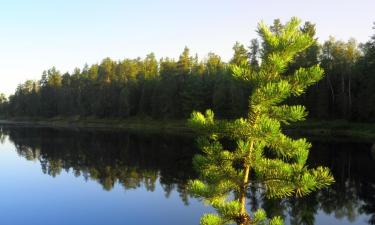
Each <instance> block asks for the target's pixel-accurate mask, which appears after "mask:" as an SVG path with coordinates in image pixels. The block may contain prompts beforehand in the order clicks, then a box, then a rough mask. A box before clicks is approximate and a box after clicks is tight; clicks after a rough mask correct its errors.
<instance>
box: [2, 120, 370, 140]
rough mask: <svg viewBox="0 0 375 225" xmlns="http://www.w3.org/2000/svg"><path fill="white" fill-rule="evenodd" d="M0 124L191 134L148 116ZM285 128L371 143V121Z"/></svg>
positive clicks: (181, 123) (182, 126)
mask: <svg viewBox="0 0 375 225" xmlns="http://www.w3.org/2000/svg"><path fill="white" fill-rule="evenodd" d="M0 125H12V126H13V125H15V126H25V127H51V128H64V129H94V130H124V131H129V132H141V133H151V134H152V133H160V134H173V135H182V136H195V133H194V131H193V130H192V129H190V128H189V127H188V126H187V124H186V120H153V119H149V118H146V119H145V118H129V119H96V118H95V119H93V118H84V119H82V118H79V119H77V118H51V119H30V118H11V119H0ZM284 130H285V132H286V133H288V134H291V135H295V136H302V137H303V136H307V137H313V138H328V139H330V138H335V139H350V140H356V141H357V140H358V141H366V142H374V143H375V124H372V123H352V122H346V121H304V122H300V123H294V124H291V125H289V126H287V127H285V129H284Z"/></svg>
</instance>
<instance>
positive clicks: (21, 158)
mask: <svg viewBox="0 0 375 225" xmlns="http://www.w3.org/2000/svg"><path fill="white" fill-rule="evenodd" d="M193 143H194V141H193V140H192V139H191V138H182V137H174V136H160V135H135V134H129V133H125V132H120V131H88V130H86V131H83V130H79V131H78V130H57V129H51V128H26V127H13V126H0V179H1V181H0V224H2V225H3V224H4V225H8V224H9V225H31V224H35V225H63V224H64V225H86V224H87V225H120V224H153V225H162V224H163V225H164V224H166V225H168V224H174V225H175V224H179V225H180V224H181V225H184V224H198V223H199V218H200V217H201V215H202V214H203V213H205V212H209V211H212V210H211V209H210V208H209V207H207V206H205V205H204V204H203V203H201V202H200V201H199V200H197V199H194V198H193V197H191V196H189V194H188V193H187V192H186V188H185V187H186V183H187V181H188V180H189V179H192V178H194V177H196V174H195V173H194V171H193V169H192V168H191V158H192V156H193V155H194V154H195V153H196V152H197V150H195V147H194V144H193ZM313 146H314V147H313V149H312V150H311V153H310V159H309V161H310V165H315V166H316V165H325V166H328V167H330V168H331V170H332V172H333V174H334V176H335V179H336V183H335V184H334V185H333V186H332V187H331V188H329V189H326V190H323V191H319V192H317V193H314V194H312V195H310V196H309V197H307V198H302V199H293V198H292V199H283V200H273V201H270V200H265V199H263V198H262V196H261V194H260V193H258V192H256V191H255V190H252V191H251V192H250V193H249V198H250V202H252V205H253V206H254V208H256V207H263V208H265V209H266V211H267V213H268V215H281V216H283V217H284V218H285V219H286V221H287V224H332V225H335V224H375V152H371V146H372V144H371V143H355V142H333V141H330V142H327V141H313ZM254 196H256V197H254ZM249 208H250V207H249Z"/></svg>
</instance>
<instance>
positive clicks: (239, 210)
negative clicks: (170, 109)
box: [189, 18, 334, 225]
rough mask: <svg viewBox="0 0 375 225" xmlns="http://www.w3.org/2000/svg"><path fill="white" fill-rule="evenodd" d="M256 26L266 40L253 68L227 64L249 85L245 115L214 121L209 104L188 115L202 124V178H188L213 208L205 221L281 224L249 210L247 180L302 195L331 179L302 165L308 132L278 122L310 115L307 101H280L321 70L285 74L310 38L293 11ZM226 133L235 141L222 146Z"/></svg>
mask: <svg viewBox="0 0 375 225" xmlns="http://www.w3.org/2000/svg"><path fill="white" fill-rule="evenodd" d="M258 33H259V35H260V38H261V39H262V42H263V43H262V56H261V64H260V67H259V68H257V69H254V68H252V67H251V65H250V63H249V62H248V61H244V62H242V63H241V64H239V65H233V66H231V68H232V73H233V76H235V77H236V78H237V79H240V80H242V81H243V82H245V83H248V84H249V85H252V90H253V91H252V93H251V94H250V96H249V110H248V115H247V117H245V118H239V119H236V120H227V121H222V120H219V121H216V120H215V118H214V113H213V112H212V111H211V110H207V111H206V112H205V113H200V112H193V113H192V115H191V118H190V119H189V124H190V126H191V127H193V128H195V129H197V130H201V131H203V132H202V135H201V136H200V137H199V138H198V145H199V147H200V149H201V150H202V152H203V153H202V154H198V155H196V156H195V157H194V159H193V163H194V167H195V168H196V170H197V171H198V172H199V174H200V177H199V179H197V180H194V181H191V182H190V184H189V189H190V191H191V193H192V194H194V195H195V196H197V197H199V198H201V199H203V200H204V201H205V202H207V203H208V204H210V205H212V207H213V208H215V209H216V211H217V214H206V215H204V216H203V217H202V218H201V224H203V225H212V224H215V225H218V224H232V223H237V224H241V225H248V224H271V225H279V224H283V220H282V219H281V218H280V217H275V218H271V219H269V218H267V216H266V213H265V211H264V210H262V209H260V210H258V211H256V212H255V213H253V214H252V215H250V214H249V212H248V211H247V210H246V196H247V193H248V190H249V188H250V187H258V188H262V189H264V194H265V196H266V197H268V198H284V197H290V196H297V197H300V196H304V195H307V194H309V193H311V192H313V191H316V190H318V189H321V188H324V187H327V186H329V185H330V184H331V183H333V182H334V179H333V177H332V175H331V173H330V171H329V169H328V168H325V167H317V168H308V166H307V165H306V160H307V158H308V155H309V149H310V148H311V144H310V143H309V142H308V141H307V140H306V139H304V138H301V139H292V138H290V137H288V136H286V135H285V134H283V133H282V124H289V123H290V122H296V121H301V120H304V119H305V118H306V116H307V112H306V109H305V107H304V106H300V105H294V106H290V105H287V104H285V103H284V102H285V100H286V99H287V98H289V97H291V96H300V95H301V94H303V93H304V91H305V90H306V88H307V87H309V86H310V85H312V84H314V83H316V82H317V81H319V80H320V79H321V78H322V76H323V73H324V72H323V70H322V69H321V68H320V66H319V65H314V66H312V67H308V68H299V69H297V70H296V71H294V72H292V73H291V74H287V72H288V70H287V69H288V65H289V64H290V63H291V62H292V60H293V59H294V58H295V56H296V55H297V54H299V53H301V52H302V51H304V50H305V49H307V48H308V47H309V46H310V45H312V44H313V43H314V39H313V38H312V37H310V36H309V35H308V34H305V33H303V32H302V31H301V29H300V20H299V19H297V18H292V19H291V20H290V21H289V22H287V23H286V24H284V26H283V27H282V29H281V30H280V31H278V32H274V31H272V30H271V29H270V27H268V26H267V25H265V24H264V23H260V24H259V25H258ZM223 140H230V141H232V142H233V143H234V145H232V147H230V145H228V146H226V145H225V144H223V143H224V142H223Z"/></svg>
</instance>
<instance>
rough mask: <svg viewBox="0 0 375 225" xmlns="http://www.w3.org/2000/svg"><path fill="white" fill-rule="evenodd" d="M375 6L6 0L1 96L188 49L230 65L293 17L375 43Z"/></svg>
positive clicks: (0, 0) (229, 0)
mask: <svg viewBox="0 0 375 225" xmlns="http://www.w3.org/2000/svg"><path fill="white" fill-rule="evenodd" d="M374 9H375V1H374V0H314V1H313V0H283V1H281V0H184V1H182V0H137V1H126V0H54V1H51V0H0V93H5V94H6V95H9V94H11V93H13V92H14V91H15V89H16V87H17V85H18V84H19V83H23V82H24V81H25V80H26V79H40V77H41V74H42V72H43V70H46V69H49V68H51V67H52V66H55V67H56V68H57V69H59V70H60V71H61V72H62V73H64V72H67V71H68V72H71V71H73V69H74V68H76V67H80V68H81V67H83V66H84V64H85V63H87V64H89V65H90V64H93V63H98V62H100V61H101V60H102V59H103V58H105V57H110V58H112V59H114V60H120V59H124V58H136V57H144V56H145V55H146V54H148V53H150V52H154V53H155V55H156V57H157V58H161V57H166V56H168V57H173V58H177V57H178V56H179V54H180V53H181V52H182V50H183V48H184V47H185V46H187V47H189V48H190V51H191V53H192V54H195V53H197V54H198V55H199V57H200V58H204V57H205V56H206V55H207V53H209V52H214V53H216V54H218V55H220V56H221V57H222V59H223V60H225V61H227V60H229V59H230V58H231V55H232V53H233V52H232V47H233V44H234V43H235V42H236V41H239V42H241V43H243V44H245V45H249V42H250V40H251V39H252V38H256V37H257V34H256V27H257V24H258V22H260V21H264V22H266V23H268V24H271V23H272V21H273V20H274V19H276V18H280V19H281V20H282V21H283V22H285V21H287V20H288V19H290V17H292V16H297V17H299V18H301V19H302V20H303V21H311V22H313V23H315V24H316V28H317V37H318V38H319V40H320V41H324V40H327V39H328V37H329V36H330V35H331V36H334V37H336V38H337V39H340V40H344V41H346V40H348V39H349V38H355V39H357V41H359V42H365V41H367V40H369V37H370V36H372V35H373V34H374V33H375V31H374V30H372V27H373V22H374V21H375V14H374V13H373V11H374Z"/></svg>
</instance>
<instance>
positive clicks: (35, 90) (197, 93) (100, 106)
mask: <svg viewBox="0 0 375 225" xmlns="http://www.w3.org/2000/svg"><path fill="white" fill-rule="evenodd" d="M281 28H282V25H281V23H280V21H279V20H275V21H274V24H273V25H272V26H271V29H272V31H273V32H276V33H277V32H280V30H281ZM301 30H302V31H303V32H306V33H308V34H309V35H311V36H312V37H315V25H314V24H312V23H310V22H306V23H305V24H304V26H303V27H301ZM233 50H234V54H233V57H232V59H231V60H230V61H229V62H223V61H222V60H221V58H220V56H218V55H216V54H214V53H209V54H208V56H207V57H206V58H205V59H203V60H200V59H198V57H197V56H192V55H191V54H190V52H189V49H188V48H186V47H185V49H184V51H183V52H182V54H181V55H180V57H179V58H178V60H175V59H171V58H162V59H160V60H157V59H156V58H155V55H154V54H152V53H151V54H149V55H147V56H146V57H145V58H144V59H141V58H137V59H125V60H122V61H114V60H111V59H110V58H106V59H104V60H103V61H102V62H101V63H100V64H94V65H91V66H88V65H86V66H85V67H84V68H83V69H78V68H77V69H75V70H74V72H73V73H72V74H70V73H65V74H61V73H60V72H59V71H58V70H57V69H56V68H51V69H49V70H47V71H45V72H43V75H42V78H41V79H40V80H38V81H31V80H29V81H26V82H25V83H23V84H21V85H19V86H18V88H17V90H16V92H15V93H14V94H13V95H11V96H10V97H9V99H6V98H5V97H4V96H0V114H1V115H2V116H3V117H45V118H49V117H56V116H64V117H65V116H81V117H98V118H128V117H132V116H145V117H152V118H155V119H171V118H173V119H176V118H177V119H181V118H186V117H187V116H188V115H189V114H190V113H191V112H192V111H193V110H200V111H204V110H205V109H208V108H211V109H213V110H214V111H215V113H216V115H217V116H218V117H219V118H235V117H239V116H242V115H244V114H245V113H246V112H247V105H248V100H247V99H248V95H249V93H250V92H251V88H249V85H245V84H243V83H242V82H240V81H239V80H236V78H235V77H233V76H232V72H231V65H233V64H241V63H244V62H247V63H248V64H249V65H250V70H251V71H252V72H257V70H258V68H259V65H260V62H261V58H260V57H259V56H260V55H262V54H261V53H262V52H264V51H267V46H266V45H265V44H264V43H259V42H258V41H257V39H254V40H252V41H251V42H250V46H249V47H245V46H244V45H242V44H240V43H236V44H235V45H234V47H233ZM316 63H320V64H321V66H322V67H323V68H324V70H325V77H324V79H323V80H321V81H320V82H319V83H318V84H317V85H315V86H313V87H311V88H310V89H309V90H308V91H307V92H306V94H305V95H304V96H303V97H301V98H298V99H293V100H291V101H292V102H293V103H298V104H304V105H306V106H307V108H308V111H309V112H310V116H309V118H315V119H346V120H354V121H368V122H372V121H375V104H374V103H375V35H374V36H373V37H372V38H371V39H370V40H369V41H368V42H366V43H363V44H358V43H356V41H355V40H353V39H351V40H349V41H347V42H343V41H338V40H335V39H334V38H330V39H329V40H327V41H325V42H324V43H322V44H320V43H319V42H318V40H317V39H316V42H315V44H314V45H312V46H311V47H310V48H308V49H306V50H305V51H304V52H303V53H301V54H299V55H298V57H297V58H296V59H295V60H294V62H293V63H291V64H290V65H289V67H290V70H292V69H293V68H297V67H300V66H309V65H313V64H316Z"/></svg>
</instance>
